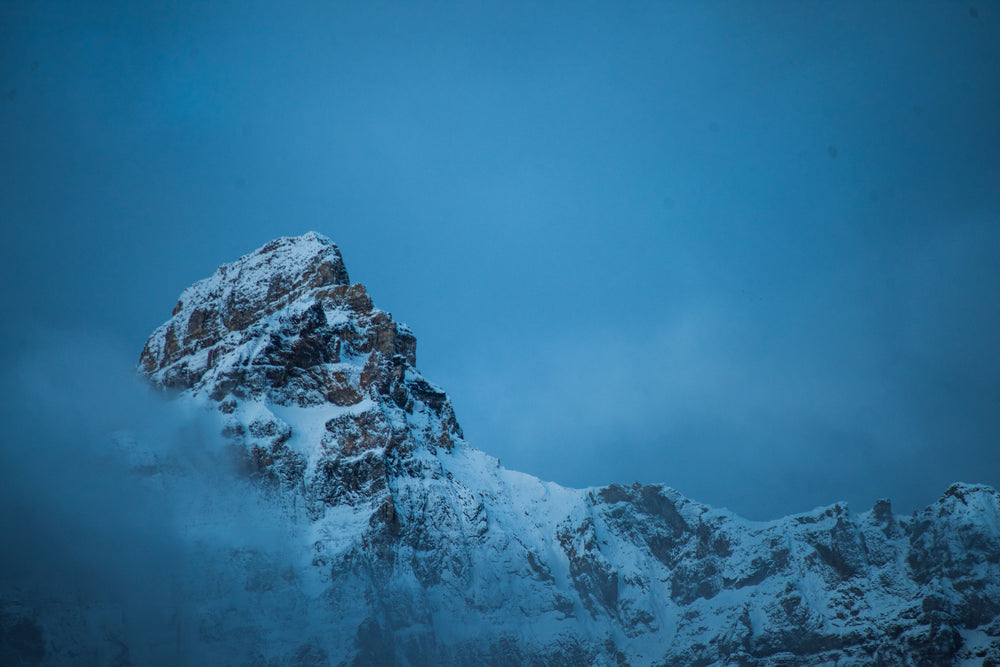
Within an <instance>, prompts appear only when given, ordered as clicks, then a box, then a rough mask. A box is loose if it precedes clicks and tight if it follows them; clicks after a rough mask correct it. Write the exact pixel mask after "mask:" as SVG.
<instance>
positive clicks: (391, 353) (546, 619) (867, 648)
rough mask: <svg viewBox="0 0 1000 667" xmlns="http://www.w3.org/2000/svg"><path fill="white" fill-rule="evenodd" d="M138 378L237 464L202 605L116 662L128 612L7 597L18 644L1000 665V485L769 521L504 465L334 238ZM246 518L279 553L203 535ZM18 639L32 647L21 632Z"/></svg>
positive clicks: (214, 505)
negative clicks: (180, 407)
mask: <svg viewBox="0 0 1000 667" xmlns="http://www.w3.org/2000/svg"><path fill="white" fill-rule="evenodd" d="M140 369H141V371H142V373H143V374H145V375H146V376H147V377H148V378H149V381H150V382H151V383H153V384H154V385H156V386H159V387H162V388H164V389H166V390H169V391H171V392H176V393H177V396H176V400H177V401H179V402H181V403H184V404H186V405H189V406H191V407H192V408H194V409H196V410H203V411H206V412H209V413H211V414H213V415H217V417H216V418H217V419H218V420H219V422H220V423H219V428H220V430H221V431H222V433H223V434H224V438H225V442H226V443H227V444H226V448H225V451H226V452H227V453H226V458H227V460H230V461H232V462H233V469H234V470H235V473H234V480H233V481H231V482H230V483H227V484H226V485H224V486H221V487H220V488H219V490H218V493H217V497H213V496H212V494H207V495H206V494H202V495H201V496H199V497H197V498H191V499H190V500H189V501H187V505H185V507H186V511H185V512H184V513H182V515H183V517H184V521H185V522H186V523H185V531H186V534H187V535H188V536H189V538H190V543H191V545H192V549H193V550H194V551H195V552H196V553H197V554H198V562H199V568H198V570H197V574H195V575H193V576H191V577H189V578H188V580H186V581H180V582H175V583H174V585H175V593H176V595H178V596H179V597H180V598H181V599H183V600H184V603H185V605H186V606H185V609H186V611H185V613H184V614H175V615H173V616H171V614H169V613H165V614H164V618H163V621H162V622H163V625H164V627H165V628H168V629H170V632H166V633H164V634H163V635H162V636H160V637H159V638H158V639H157V640H156V641H157V642H159V643H158V644H157V643H153V644H150V645H147V646H127V647H125V650H124V653H123V652H122V647H120V646H117V644H115V642H118V644H121V643H123V640H122V639H121V638H122V637H125V636H127V635H128V633H127V630H126V628H127V625H128V622H129V621H128V619H127V618H123V616H122V615H121V614H118V615H115V614H114V613H113V610H109V609H107V608H103V607H100V606H99V605H98V606H95V607H93V608H90V607H88V610H89V611H88V612H87V613H85V614H81V613H76V614H74V613H73V604H72V603H67V602H65V601H63V602H60V603H59V605H57V606H56V607H52V608H46V609H38V608H28V607H26V606H23V605H22V606H17V605H14V604H10V603H8V604H7V606H6V607H3V608H2V609H0V632H2V633H6V634H0V645H4V646H6V647H7V648H5V649H3V650H6V651H7V653H6V654H5V655H6V656H8V657H10V656H13V658H10V659H14V658H16V659H17V660H22V661H23V663H24V664H40V663H41V664H61V663H63V662H74V661H75V660H74V658H72V657H69V656H77V657H80V656H85V657H86V658H87V659H85V660H84V662H87V661H88V660H90V661H93V662H101V661H104V662H110V656H118V657H119V658H120V657H121V656H122V655H124V656H126V658H125V659H127V660H132V661H134V662H135V664H143V663H144V662H149V661H153V662H156V661H158V660H162V661H163V663H164V664H167V663H174V662H189V663H191V664H234V665H238V664H253V665H326V664H359V665H362V664H370V665H388V664H401V665H406V664H412V665H425V664H428V665H430V664H433V665H441V664H462V665H465V664H469V665H471V664H496V665H529V664H532V665H534V664H538V665H625V664H629V665H653V664H667V665H806V664H808V665H850V664H857V665H867V664H884V665H907V664H912V665H940V664H958V663H961V662H962V661H969V662H968V663H967V664H991V663H990V661H991V660H992V661H1000V497H998V494H997V492H996V491H994V490H993V489H990V488H987V487H982V486H969V485H960V484H956V485H954V486H952V487H951V488H950V489H948V490H947V491H946V492H945V494H944V496H943V497H942V498H941V499H940V500H939V501H938V502H937V503H935V504H933V505H932V506H930V507H928V508H926V509H925V510H923V511H922V512H919V513H916V514H914V515H913V516H911V517H899V516H895V515H893V514H892V511H891V509H890V507H889V504H888V502H885V501H883V502H880V503H878V504H877V505H876V506H875V507H874V508H873V509H872V510H870V511H867V512H864V513H860V514H853V513H852V512H850V511H849V510H848V508H847V507H845V506H843V505H833V506H830V507H828V508H823V509H819V510H815V511H814V512H811V513H808V514H802V515H796V516H790V517H786V518H783V519H780V520H777V521H772V522H766V523H758V522H751V521H747V520H745V519H742V518H740V517H738V516H735V515H733V514H732V513H730V512H727V511H724V510H717V509H713V508H710V507H706V506H704V505H701V504H699V503H696V502H693V501H691V500H688V499H686V498H684V497H682V496H681V495H680V494H678V493H677V492H676V491H674V490H672V489H670V488H667V487H664V486H659V485H653V486H639V485H634V486H628V487H624V486H618V485H611V486H607V487H603V488H593V489H583V490H576V489H567V488H563V487H560V486H558V485H556V484H552V483H546V482H542V481H540V480H538V479H535V478H533V477H531V476H528V475H524V474H521V473H517V472H513V471H510V470H506V469H505V468H503V467H501V466H500V465H499V463H498V462H497V461H496V460H495V459H493V458H491V457H490V456H488V455H486V454H484V453H482V452H480V451H478V450H476V449H474V448H473V447H472V446H470V444H469V443H467V442H466V441H465V439H464V437H463V434H462V430H461V428H460V427H459V425H458V422H457V420H456V417H455V414H454V412H453V410H452V407H451V403H450V401H449V399H448V396H447V395H446V394H445V393H444V392H443V391H442V390H441V389H440V388H439V387H437V386H435V385H434V384H433V383H431V382H430V381H428V380H427V379H425V378H424V377H423V376H422V375H421V374H420V372H419V371H418V370H417V368H416V339H415V338H414V336H413V334H412V333H411V332H410V331H409V330H408V329H407V328H406V327H405V326H404V325H401V324H398V323H396V322H394V321H393V319H392V317H391V316H390V315H389V314H388V313H386V312H384V311H381V310H378V309H376V308H374V306H373V305H372V302H371V300H370V298H369V297H368V295H367V294H366V292H365V290H364V288H363V287H362V286H361V285H359V284H355V285H351V284H350V283H349V279H348V275H347V271H346V269H345V268H344V263H343V261H342V258H341V256H340V253H339V251H338V250H337V248H336V246H335V245H333V244H332V243H331V242H330V241H329V240H327V239H325V238H323V237H321V236H319V235H317V234H306V235H305V236H301V237H297V238H282V239H278V240H276V241H273V242H271V243H269V244H267V245H266V246H264V247H263V248H261V249H259V250H258V251H256V252H254V253H252V254H250V255H247V256H245V257H243V258H241V259H239V260H238V261H236V262H234V263H232V264H228V265H224V266H222V267H220V268H219V269H218V270H217V271H216V273H215V274H214V275H213V276H212V277H210V278H208V279H207V280H203V281H201V282H199V283H196V284H195V285H193V286H192V287H190V288H189V289H187V290H185V292H184V293H183V294H182V295H181V297H180V300H179V302H178V303H177V306H176V308H175V309H174V312H173V316H172V317H171V319H170V320H169V321H168V322H166V323H165V324H164V325H162V326H161V327H160V328H158V329H157V330H156V331H155V332H154V333H153V335H152V336H151V337H150V339H149V341H148V342H147V344H146V347H145V349H144V351H143V353H142V358H141V361H140ZM127 449H128V451H129V455H130V456H132V457H134V458H135V460H136V461H138V463H136V464H135V465H134V466H133V467H134V469H135V470H136V471H137V474H142V475H144V476H146V478H147V479H148V480H149V483H151V484H157V485H159V486H161V487H162V488H165V489H167V490H168V491H169V490H171V489H175V490H178V491H179V490H182V489H183V488H184V482H183V479H184V476H185V475H186V474H188V473H187V472H186V469H185V467H184V466H179V465H172V464H171V462H170V461H168V460H165V459H163V458H162V457H161V458H157V457H155V456H154V457H152V458H150V457H149V456H145V457H144V455H143V453H142V452H141V451H136V447H131V448H127ZM139 449H140V450H141V447H139ZM227 494H228V495H227ZM234 494H235V495H237V496H239V497H240V500H234V499H233V498H231V497H229V496H232V495H234ZM248 498H250V499H251V500H247V499H248ZM237 516H239V518H240V520H243V521H246V520H248V519H249V520H250V521H254V522H260V523H261V524H267V525H268V526H271V527H273V529H274V531H273V535H275V538H274V539H276V540H279V541H280V542H281V548H280V549H277V550H269V549H267V548H260V549H254V548H245V547H241V548H239V549H233V548H230V547H227V545H226V543H225V540H220V539H212V537H211V536H212V535H217V534H219V533H220V532H221V533H225V527H226V525H227V524H229V523H230V522H232V521H233V520H234V518H235V517H237ZM53 609H58V610H59V611H58V612H57V611H53ZM95 610H96V611H95ZM60 614H62V616H60ZM67 619H69V620H67ZM18 624H20V625H18ZM102 624H104V625H102ZM25 628H27V630H26V629H25ZM100 628H104V631H103V635H102V631H101V630H100ZM24 632H27V633H28V635H30V638H31V641H30V642H28V644H30V647H32V650H33V651H34V652H33V653H32V652H28V651H27V650H26V649H24V646H25V645H28V644H25V641H24V640H23V638H22V639H19V640H17V641H14V639H11V638H12V637H15V634H16V633H22V634H23V633H24ZM87 633H89V634H87ZM84 636H87V637H91V639H92V640H93V642H92V643H93V645H89V644H88V643H87V640H85V639H81V637H84ZM17 637H21V635H17ZM102 637H103V638H102ZM109 637H111V638H114V639H108V638H109ZM163 637H167V638H166V639H164V638H163ZM170 637H173V638H175V639H173V640H172V639H170ZM5 641H6V644H4V642H5ZM18 641H20V643H17V642H18ZM172 641H175V642H176V644H177V645H171V642H172ZM32 642H34V643H32ZM102 642H103V644H102ZM11 647H14V648H11ZM18 647H21V648H18ZM39 647H40V648H39ZM18 651H20V653H18ZM74 651H75V653H74ZM116 651H117V652H116ZM165 656H173V657H165ZM36 658H37V660H36ZM32 661H34V662H32Z"/></svg>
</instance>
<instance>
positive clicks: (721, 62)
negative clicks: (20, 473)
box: [0, 0, 1000, 518]
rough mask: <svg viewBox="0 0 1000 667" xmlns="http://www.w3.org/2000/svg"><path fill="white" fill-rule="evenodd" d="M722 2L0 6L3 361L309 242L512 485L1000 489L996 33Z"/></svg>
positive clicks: (963, 18) (729, 494)
mask: <svg viewBox="0 0 1000 667" xmlns="http://www.w3.org/2000/svg"><path fill="white" fill-rule="evenodd" d="M735 5H736V3H711V2H675V3H548V4H543V3H524V4H518V3H485V2H484V3H455V4H446V3H335V2H302V3H296V4H295V7H294V9H293V8H290V6H289V5H288V4H287V3H269V2H253V1H243V2H227V1H219V0H211V1H209V0H203V1H197V2H196V1H190V2H159V3H157V2H152V3H129V2H86V1H83V2H46V1H40V2H27V1H24V2H22V1H19V0H2V1H0V93H2V96H0V219H2V226H0V234H2V238H0V241H2V246H0V253H2V256H0V271H2V276H0V277H2V279H3V284H4V285H5V289H4V303H5V310H6V311H7V313H8V315H7V316H6V317H5V318H4V319H3V322H0V337H2V342H3V365H4V367H5V368H7V369H12V368H15V367H19V365H20V366H23V364H24V363H25V361H24V360H25V359H29V358H37V356H38V354H39V350H42V351H43V352H44V353H45V354H46V355H48V356H56V357H59V358H62V359H63V362H62V363H64V364H70V365H71V364H74V363H78V362H76V361H74V359H75V358H78V357H80V356H94V355H98V353H96V352H94V348H93V345H94V344H93V341H94V340H99V341H101V342H100V343H99V344H98V345H97V347H98V348H99V349H100V353H99V355H98V356H100V357H101V358H105V357H104V355H106V354H108V352H107V350H109V349H113V350H116V353H115V354H116V355H117V358H120V360H124V361H122V362H121V363H117V364H113V365H114V367H115V368H118V367H123V368H125V367H127V366H128V365H130V364H131V363H133V360H134V359H137V357H138V353H139V351H140V350H141V347H142V344H143V343H144V341H145V338H146V336H147V335H148V334H149V333H150V332H151V331H152V330H153V329H154V328H155V327H156V326H157V325H159V324H160V323H161V322H162V321H163V320H165V319H166V318H167V317H168V316H169V313H170V309H171V308H172V306H173V304H174V302H175V299H176V297H177V295H178V294H179V293H180V291H181V290H182V289H184V288H185V287H186V286H187V285H189V284H190V283H192V282H194V281H195V280H198V279H200V278H202V277H205V276H207V275H209V274H210V273H211V272H212V271H213V270H214V269H215V267H216V266H217V265H218V264H220V263H223V262H227V261H231V260H233V259H235V258H236V257H238V256H240V255H241V254H244V253H246V252H249V251H251V250H253V249H254V248H256V247H258V246H260V245H262V244H264V243H265V242H267V241H268V240H269V239H271V238H274V237H277V236H283V235H296V234H301V233H303V232H305V231H308V230H316V231H319V232H321V233H323V234H326V235H327V236H329V237H330V238H332V239H333V240H334V241H335V242H337V243H338V245H339V246H340V247H341V250H342V252H343V254H344V256H345V259H346V262H347V266H348V269H349V271H350V273H351V277H352V279H353V280H355V281H360V282H363V283H365V284H366V285H367V286H368V288H369V291H370V292H371V294H372V295H373V297H374V299H375V301H376V303H377V304H378V305H379V306H380V307H382V308H383V309H386V310H389V311H391V312H392V313H393V314H394V316H395V317H396V318H397V319H399V320H401V321H404V322H407V323H408V324H410V326H411V327H412V328H413V329H414V331H415V332H416V334H417V337H418V341H419V344H418V366H419V367H420V369H421V370H422V371H423V372H424V373H425V374H426V375H427V376H428V377H429V378H431V379H432V380H434V381H436V382H438V383H439V384H441V385H442V386H443V387H444V388H445V389H447V390H448V392H449V393H450V395H451V397H452V400H453V402H454V403H455V406H456V410H457V412H458V416H459V419H460V421H461V423H462V424H463V427H464V428H465V431H466V435H467V437H468V438H469V439H470V441H472V442H473V443H474V444H475V445H477V446H479V447H480V448H482V449H484V450H486V451H488V452H490V453H491V454H494V455H497V456H499V457H500V458H501V460H502V462H503V463H504V464H505V465H507V466H508V467H513V468H516V469H520V470H524V471H526V472H530V473H532V474H535V475H538V476H540V477H543V478H546V479H552V480H555V481H558V482H561V483H564V484H568V485H573V486H582V485H596V484H604V483H608V482H612V481H617V482H631V481H633V480H639V481H643V482H663V483H667V484H669V485H671V486H674V487H676V488H677V489H679V490H680V491H681V492H683V493H685V494H687V495H689V496H691V497H693V498H696V499H698V500H702V501H704V502H708V503H711V504H715V505H725V506H728V507H731V508H732V509H734V510H736V511H738V512H741V513H743V514H746V515H748V516H750V517H753V518H767V517H771V516H776V515H778V514H784V513H787V512H792V511H802V510H807V509H809V508H811V507H813V506H816V505H821V504H827V503H832V502H834V501H837V500H847V501H849V502H850V503H851V504H852V506H854V507H855V509H858V510H861V509H866V508H867V507H870V505H871V504H872V503H873V502H874V500H875V499H877V498H880V497H890V498H892V499H893V501H894V504H895V507H896V509H897V510H898V511H904V512H909V511H911V510H912V509H914V508H915V507H918V506H921V505H924V504H927V503H930V502H932V501H933V500H935V499H936V497H937V496H938V495H939V494H940V493H941V492H942V491H943V490H944V488H946V487H947V485H948V484H949V483H950V482H952V481H957V480H963V481H970V482H976V481H980V482H986V483H990V484H993V485H1000V352H998V349H997V345H996V343H995V341H996V340H997V339H998V338H1000V299H998V298H997V296H996V291H997V286H998V285H1000V261H998V260H1000V122H998V120H997V119H1000V10H998V9H997V8H996V7H995V6H993V5H991V4H986V3H984V4H982V5H969V4H962V3H956V2H934V3H926V2H908V3H902V2H884V3H860V2H842V3H819V2H787V3H785V2H772V3H751V4H747V5H744V6H741V7H737V6H735ZM52 340H59V341H63V342H62V343H61V344H60V345H58V346H57V348H58V349H49V348H45V346H46V345H49V346H51V345H52V343H51V341H52ZM67 340H79V341H82V342H80V343H79V348H78V349H73V345H67V344H66V343H65V341H67ZM40 341H48V342H40ZM47 367H50V366H47ZM110 375H111V374H110V373H109V377H108V378H107V379H106V381H107V382H113V381H114V380H113V379H112V378H111V377H110ZM11 377H13V376H11ZM95 381H97V380H95ZM100 381H105V379H101V380H100ZM5 386H6V387H7V391H13V390H12V389H11V387H12V383H11V382H10V381H8V382H5ZM112 417H113V415H112ZM108 421H109V422H113V421H114V420H113V418H109V420H108Z"/></svg>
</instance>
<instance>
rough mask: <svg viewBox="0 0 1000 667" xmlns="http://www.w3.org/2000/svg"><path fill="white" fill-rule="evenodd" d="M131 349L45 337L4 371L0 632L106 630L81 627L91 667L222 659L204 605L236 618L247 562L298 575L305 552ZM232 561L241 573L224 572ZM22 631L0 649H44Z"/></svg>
mask: <svg viewBox="0 0 1000 667" xmlns="http://www.w3.org/2000/svg"><path fill="white" fill-rule="evenodd" d="M127 352H128V351H127V350H123V349H121V348H119V347H116V346H115V345H114V344H113V343H112V342H110V341H108V340H105V339H101V338H95V337H93V336H90V335H88V334H87V333H85V332H78V331H76V332H51V331H50V332H47V333H45V334H43V335H39V336H38V337H37V338H36V342H35V344H34V345H33V346H32V347H31V348H29V349H27V350H26V351H25V352H24V355H23V357H22V360H21V362H20V363H19V364H17V366H16V367H14V368H10V369H7V372H5V373H4V374H3V384H2V387H3V389H4V395H5V396H6V397H7V398H6V400H5V401H4V402H3V408H2V409H3V423H4V424H5V429H4V430H5V433H4V439H3V446H2V447H0V531H2V534H3V536H4V539H3V549H2V550H0V598H3V605H0V614H2V615H3V616H4V617H5V618H4V625H5V628H6V626H8V625H10V623H9V622H8V621H10V619H16V618H19V617H23V616H27V617H29V618H38V619H40V620H42V621H48V622H49V630H48V632H49V633H50V636H48V637H47V638H46V641H48V642H52V644H53V645H55V646H57V647H58V646H61V644H60V642H65V641H66V637H64V636H63V633H65V635H66V636H68V637H74V636H75V637H76V638H80V637H87V632H88V630H86V628H87V625H86V624H88V623H96V624H97V625H103V626H104V627H106V628H109V630H108V633H110V634H108V635H107V636H104V635H102V634H101V633H99V632H98V631H97V628H96V627H95V628H92V629H91V630H89V632H90V634H91V635H93V636H91V637H89V644H88V645H86V646H81V647H79V649H78V650H80V651H82V653H79V654H78V655H79V656H80V658H81V659H84V660H94V661H96V662H99V663H108V664H110V663H111V662H113V661H115V660H125V661H132V663H133V664H162V665H168V664H183V663H192V662H198V661H199V660H202V659H205V658H206V657H207V656H213V657H214V658H222V657H225V656H223V655H219V654H217V653H218V651H220V649H219V647H218V646H216V647H213V649H212V650H214V651H215V652H216V653H212V650H209V649H207V648H206V647H205V645H204V643H203V641H202V637H201V635H200V633H203V632H204V628H203V625H204V617H205V609H206V606H205V600H204V598H205V596H206V595H211V596H212V601H211V604H212V605H216V606H217V607H218V608H220V609H225V608H226V607H227V606H232V607H237V606H246V603H245V602H244V601H242V596H244V595H245V591H246V590H248V586H249V584H248V583H247V581H246V579H249V578H252V577H253V576H255V573H256V572H257V569H256V568H254V567H252V565H253V564H255V563H256V564H263V565H261V566H266V567H267V568H270V569H272V570H280V569H281V568H295V567H298V566H299V565H301V563H300V562H299V560H300V556H301V552H302V551H303V545H302V544H299V542H298V541H297V540H296V535H295V532H294V528H293V527H292V526H291V522H289V521H288V519H289V517H288V516H287V515H286V513H285V512H284V510H283V508H282V507H280V506H279V505H276V504H274V503H273V502H272V500H271V499H269V498H268V497H267V496H266V494H264V493H262V491H261V490H260V489H259V488H257V487H255V486H254V485H253V484H252V483H251V481H250V480H249V479H248V478H247V477H246V476H245V475H241V474H240V473H239V468H238V466H237V465H236V459H235V458H234V456H233V454H232V451H231V450H230V449H229V446H228V445H227V444H226V443H225V442H224V439H223V438H222V436H221V435H220V432H219V427H220V424H219V420H218V419H217V417H216V416H215V415H212V414H206V413H203V412H200V411H192V410H190V409H186V408H184V407H183V406H182V405H180V404H177V403H171V402H170V401H169V400H168V399H169V397H168V396H165V395H163V394H161V393H160V392H158V391H155V390H154V389H152V388H151V387H149V386H148V385H147V384H146V383H145V381H144V380H142V378H140V377H139V376H138V375H137V374H136V373H135V372H134V366H133V364H131V363H130V362H129V359H128V355H127ZM234 558H235V559H242V560H245V561H247V562H248V563H250V565H248V566H247V568H246V569H245V570H242V571H240V570H236V569H233V568H231V567H227V563H228V562H229V561H230V560H232V559H234ZM215 596H218V597H217V598H216V597H215ZM14 601H16V602H14ZM60 615H62V620H61V621H56V622H53V619H59V618H61V617H60ZM98 619H99V620H98ZM301 620H302V622H303V623H302V624H303V626H305V618H304V617H303V618H302V619H301ZM31 627H32V626H31V624H28V625H26V626H23V627H22V631H24V634H25V636H23V637H20V638H18V637H13V636H11V637H6V641H5V642H4V649H5V650H8V649H11V647H12V646H21V648H22V650H26V651H28V652H29V653H30V651H32V650H39V649H40V648H41V647H42V644H41V641H42V638H41V635H40V634H39V635H37V636H36V635H34V634H32V632H31V631H30V630H31ZM24 628H27V630H24ZM95 633H96V634H95ZM19 642H20V643H19ZM36 644H37V645H36ZM116 647H117V649H116ZM62 648H63V649H64V648H65V647H62ZM116 651H120V652H121V653H120V654H119V653H118V652H116ZM234 655H235V654H234ZM18 657H23V656H14V657H12V656H7V659H11V660H14V662H17V658H18Z"/></svg>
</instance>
